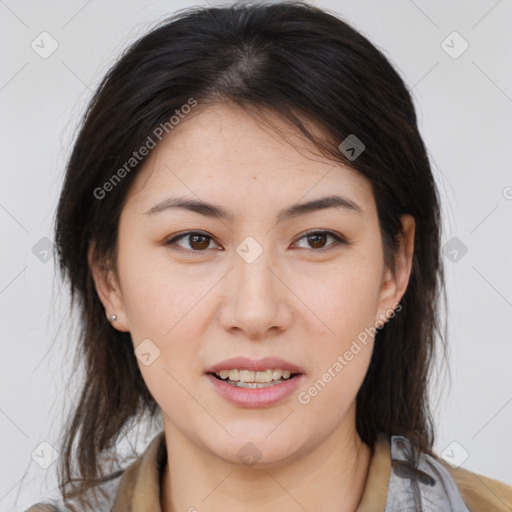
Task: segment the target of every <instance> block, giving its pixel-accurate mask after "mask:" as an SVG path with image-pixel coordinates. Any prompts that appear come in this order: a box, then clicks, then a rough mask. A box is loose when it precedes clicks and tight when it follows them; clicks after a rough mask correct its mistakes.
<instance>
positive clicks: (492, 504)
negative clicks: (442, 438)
mask: <svg viewBox="0 0 512 512" xmlns="http://www.w3.org/2000/svg"><path fill="white" fill-rule="evenodd" d="M440 462H441V463H442V464H443V466H444V467H445V468H446V470H447V471H448V472H449V473H450V475H451V476H452V477H453V479H454V480H455V483H456V484H457V487H458V489H459V491H460V493H461V495H462V498H463V499H464V501H465V502H466V504H467V505H468V507H469V509H470V510H471V512H487V511H488V510H493V511H496V512H502V511H503V512H509V511H510V510H512V486H510V485H507V484H505V483H503V482H500V481H498V480H494V479H493V478H489V477H486V476H483V475H479V474H477V473H473V472H471V471H468V470H466V469H463V468H457V469H455V468H453V467H451V466H450V465H449V464H448V463H447V462H445V461H443V460H441V461H440Z"/></svg>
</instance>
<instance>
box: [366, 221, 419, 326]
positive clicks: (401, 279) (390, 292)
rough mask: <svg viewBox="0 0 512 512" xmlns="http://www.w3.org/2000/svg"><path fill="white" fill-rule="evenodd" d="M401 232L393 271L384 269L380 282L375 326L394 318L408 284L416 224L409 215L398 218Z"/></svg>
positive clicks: (387, 268)
mask: <svg viewBox="0 0 512 512" xmlns="http://www.w3.org/2000/svg"><path fill="white" fill-rule="evenodd" d="M400 222H401V224H402V231H401V233H400V235H399V239H400V244H399V248H398V250H397V251H396V253H395V257H394V262H395V270H394V272H393V270H392V269H391V268H389V267H386V268H385V270H384V272H383V277H382V281H381V291H380V300H379V308H378V312H377V314H378V316H377V317H376V318H375V322H376V326H378V327H382V325H384V323H385V322H386V321H387V320H388V319H389V318H391V317H393V316H394V311H395V309H396V310H397V311H399V309H400V308H398V309H397V306H398V303H399V302H400V300H401V299H402V296H403V295H404V293H405V290H406V289H407V285H408V284H409V277H410V275H411V269H412V259H413V253H414V233H415V229H416V222H415V221H414V217H412V216H411V215H402V216H401V217H400Z"/></svg>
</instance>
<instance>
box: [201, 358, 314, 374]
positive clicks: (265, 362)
mask: <svg viewBox="0 0 512 512" xmlns="http://www.w3.org/2000/svg"><path fill="white" fill-rule="evenodd" d="M268 369H281V370H288V371H289V372H290V373H304V370H303V369H302V368H301V367H300V366H297V365H296V364H293V363H290V362H289V361H285V360H284V359H281V358H279V357H264V358H262V359H250V358H248V357H232V358H231V359H225V360H224V361H221V362H220V363H217V364H215V365H214V366H211V367H210V368H208V369H207V370H206V372H205V373H217V372H220V371H221V370H252V371H253V372H258V371H265V370H268Z"/></svg>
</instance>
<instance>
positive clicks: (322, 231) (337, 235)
mask: <svg viewBox="0 0 512 512" xmlns="http://www.w3.org/2000/svg"><path fill="white" fill-rule="evenodd" d="M317 234H320V235H322V234H325V235H327V236H331V237H332V238H334V240H335V242H334V243H331V244H330V245H328V246H327V247H323V248H321V249H308V248H306V250H309V251H311V252H313V253H315V252H325V251H329V250H331V249H334V248H336V247H338V246H340V245H350V244H351V242H349V241H348V240H347V239H346V238H345V237H344V236H343V235H341V234H340V233H337V232H335V231H331V230H328V229H310V230H308V231H305V232H304V233H302V234H300V235H299V236H298V237H297V238H296V240H295V242H294V243H296V242H299V241H300V240H302V239H303V238H306V237H308V236H311V235H317ZM192 235H201V236H204V237H205V238H209V239H210V240H211V241H213V242H215V238H214V237H213V236H212V235H210V234H208V233H206V232H203V231H185V232H183V233H178V234H176V235H173V236H171V237H170V238H168V239H166V241H165V242H164V244H165V245H166V246H170V245H173V244H175V243H176V242H178V241H179V240H181V239H183V238H186V237H187V236H192ZM215 243H216V242H215ZM173 250H175V251H178V252H181V253H187V254H190V253H197V254H201V253H205V252H207V250H208V249H205V250H203V251H194V250H192V249H173ZM222 250H223V249H222Z"/></svg>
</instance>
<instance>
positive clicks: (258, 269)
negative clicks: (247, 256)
mask: <svg viewBox="0 0 512 512" xmlns="http://www.w3.org/2000/svg"><path fill="white" fill-rule="evenodd" d="M224 286H225V287H226V289H225V290H224V292H225V294H224V297H225V300H224V302H223V304H222V305H221V307H220V308H221V309H220V313H219V321H220V324H221V326H222V327H223V328H224V329H225V330H226V331H228V332H230V333H232V334H235V335H238V336H240V337H242V338H248V339H251V340H262V339H265V338H268V337H271V336H275V335H276V334H278V333H280V332H283V331H285V330H286V329H288V328H289V326H290V325H291V322H292V307H291V304H290V301H291V300H292V297H293V294H292V292H291V291H290V289H289V288H288V287H287V286H286V284H285V283H284V280H283V277H282V276H280V275H279V271H278V270H277V269H276V268H275V265H273V264H272V261H271V258H270V257H268V256H267V254H266V252H265V251H263V253H262V254H261V255H260V256H259V257H258V258H257V259H256V260H255V261H253V262H252V263H248V262H247V261H245V260H244V259H243V258H241V257H239V256H238V255H235V258H234V268H233V269H232V270H231V272H229V273H228V274H227V275H226V277H225V280H224Z"/></svg>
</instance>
